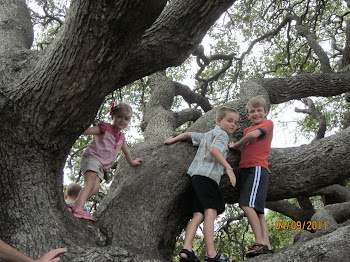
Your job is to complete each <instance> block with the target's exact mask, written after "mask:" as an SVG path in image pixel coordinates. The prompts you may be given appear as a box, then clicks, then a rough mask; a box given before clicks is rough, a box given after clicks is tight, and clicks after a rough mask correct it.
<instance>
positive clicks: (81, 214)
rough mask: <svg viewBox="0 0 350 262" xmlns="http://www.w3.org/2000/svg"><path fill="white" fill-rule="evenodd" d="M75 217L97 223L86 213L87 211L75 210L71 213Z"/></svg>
mask: <svg viewBox="0 0 350 262" xmlns="http://www.w3.org/2000/svg"><path fill="white" fill-rule="evenodd" d="M71 212H72V214H73V216H75V217H77V218H83V219H87V220H91V221H95V220H94V219H93V218H92V216H91V214H89V213H88V212H86V211H85V210H79V209H74V210H72V211H71Z"/></svg>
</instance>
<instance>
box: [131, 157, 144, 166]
mask: <svg viewBox="0 0 350 262" xmlns="http://www.w3.org/2000/svg"><path fill="white" fill-rule="evenodd" d="M142 162H143V159H142V158H135V159H134V160H133V161H132V164H131V166H138V165H141V164H142Z"/></svg>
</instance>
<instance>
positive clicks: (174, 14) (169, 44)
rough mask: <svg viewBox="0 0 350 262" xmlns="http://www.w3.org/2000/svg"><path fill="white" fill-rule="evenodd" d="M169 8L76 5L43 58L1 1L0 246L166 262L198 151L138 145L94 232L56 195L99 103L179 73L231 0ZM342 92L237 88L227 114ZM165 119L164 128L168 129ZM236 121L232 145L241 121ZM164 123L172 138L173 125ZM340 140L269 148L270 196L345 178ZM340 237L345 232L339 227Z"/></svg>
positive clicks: (161, 4)
mask: <svg viewBox="0 0 350 262" xmlns="http://www.w3.org/2000/svg"><path fill="white" fill-rule="evenodd" d="M166 2H167V1H165V0H163V1H154V0H146V1H136V0H135V1H126V0H120V1H93V0H84V1H82V0H81V1H79V0H78V1H73V2H72V5H71V8H70V10H69V15H68V18H67V20H66V24H65V26H64V28H63V29H62V31H61V32H60V34H59V36H58V37H57V38H56V40H55V41H54V42H53V43H52V44H51V45H50V47H49V48H48V49H47V50H46V51H45V52H43V53H40V54H39V53H37V52H32V51H29V50H28V47H29V46H30V43H31V41H32V40H31V37H30V35H31V34H32V32H31V30H30V29H29V28H27V25H28V22H25V20H23V21H22V23H18V22H19V21H20V20H21V19H22V18H23V19H28V17H29V16H28V12H27V10H25V8H24V0H17V1H3V2H2V3H1V6H0V7H1V8H0V17H1V19H2V20H1V24H0V37H1V40H3V39H4V41H0V61H1V70H0V117H1V120H2V125H0V138H1V145H0V168H1V179H0V214H1V219H0V228H1V231H0V238H1V239H3V240H5V241H6V242H9V243H10V244H12V245H14V246H15V247H17V248H19V249H20V250H21V251H22V252H24V253H26V254H28V255H30V256H32V257H39V255H42V254H43V253H44V252H46V251H48V250H50V249H52V248H58V247H64V246H67V247H68V248H69V252H68V253H67V254H66V255H64V256H63V261H70V262H78V261H86V262H89V261H91V262H92V261H102V262H103V261H128V260H131V259H132V258H134V259H135V261H151V260H153V261H155V260H156V261H164V260H169V258H170V256H171V253H172V249H173V246H174V243H175V237H176V236H177V234H178V233H179V232H180V231H181V229H182V228H183V227H184V226H185V224H186V221H185V220H184V218H183V216H182V209H181V207H182V201H183V200H184V197H185V194H186V192H187V188H188V185H189V178H188V176H187V175H186V171H187V168H188V166H189V164H190V162H191V160H192V159H193V156H194V154H195V152H196V148H194V147H193V146H192V145H191V144H190V143H186V142H181V143H178V144H175V145H171V146H164V145H163V144H162V143H161V141H162V139H161V138H160V137H157V138H156V139H151V140H150V141H149V142H147V141H146V142H145V143H143V144H139V145H137V147H135V149H133V150H132V154H133V155H134V156H138V157H143V158H144V160H145V161H144V163H143V164H142V166H139V167H135V168H131V167H130V166H128V165H127V164H126V162H125V161H123V162H122V163H121V164H120V165H119V167H118V170H117V172H118V175H117V176H116V178H115V180H114V181H113V184H112V187H111V189H110V192H109V193H108V195H107V196H106V198H105V199H104V201H103V202H102V203H101V204H100V206H99V208H98V211H97V213H96V214H95V218H96V219H97V222H96V223H92V222H90V221H85V220H79V219H76V218H74V217H73V216H72V215H71V214H70V213H69V212H68V210H67V208H66V206H65V203H64V201H63V192H62V175H63V171H62V170H63V166H64V162H65V157H66V155H67V154H68V152H69V149H70V147H71V146H72V144H73V143H74V141H75V139H76V138H77V137H78V135H79V134H81V133H82V131H83V130H84V129H85V128H86V127H87V126H88V125H89V124H90V123H91V122H92V119H93V118H94V116H95V114H96V112H97V110H98V108H99V106H100V104H101V103H102V101H103V98H104V97H105V96H106V95H107V94H108V93H109V92H111V91H112V90H115V89H117V88H119V87H121V86H122V85H124V84H126V83H130V82H132V81H133V80H136V79H138V78H139V77H142V76H145V75H148V74H150V73H153V72H155V71H158V70H162V69H165V68H166V67H168V66H170V65H178V64H180V63H181V62H182V61H183V60H184V59H185V58H186V57H187V56H188V55H189V54H190V53H191V52H192V50H193V49H194V48H195V47H196V45H197V44H198V43H199V42H200V40H201V38H202V37H203V36H204V34H205V32H206V31H207V30H208V29H209V27H210V26H211V25H212V24H213V23H214V22H215V20H216V19H217V18H218V17H219V16H220V15H221V14H222V12H224V11H225V10H226V9H227V8H228V7H229V6H230V5H231V4H232V3H234V2H235V1H234V0H215V1H206V0H188V1H182V0H173V1H170V2H169V3H168V4H167V5H166ZM5 7H6V8H5ZM15 13H17V14H21V15H13V14H15ZM4 17H5V19H3V18H4ZM4 20H6V21H7V23H6V22H3V21H4ZM17 20H18V21H17ZM6 25H7V26H6ZM7 30H11V31H12V32H11V33H12V34H13V35H12V34H8V31H7ZM21 34H22V35H21ZM12 37H13V38H12ZM302 88H304V89H302ZM291 90H292V92H291ZM349 90H350V81H349V74H348V73H338V74H327V75H311V76H307V75H306V76H300V77H293V78H290V79H287V80H283V79H277V80H273V79H268V80H256V81H252V82H249V83H247V84H245V85H243V89H242V94H241V100H239V101H238V100H237V101H233V102H230V103H229V104H228V105H230V106H233V107H235V108H237V109H238V110H239V111H240V112H241V113H242V115H244V114H243V111H244V105H245V102H246V100H247V99H248V98H249V97H250V96H252V95H255V94H262V95H264V96H265V97H266V98H269V99H270V102H272V103H280V102H282V101H288V100H289V99H292V98H300V97H305V96H309V95H330V94H333V95H335V94H341V93H343V92H346V91H349ZM154 108H155V107H154ZM154 108H153V109H154ZM150 110H151V111H152V108H151V109H150ZM164 110H168V111H169V108H166V107H165V109H164ZM214 115H215V110H211V111H208V113H206V114H205V115H204V116H203V117H201V118H200V119H198V120H197V121H196V122H195V124H194V125H193V126H192V127H191V128H190V129H189V131H198V132H205V131H207V130H209V129H211V128H213V126H214V124H215V122H214V119H215V118H214ZM150 116H151V118H152V117H155V116H157V114H153V112H150ZM172 116H174V117H169V118H168V119H170V120H169V121H172V122H176V114H173V115H172ZM242 119H243V124H242V125H241V126H240V130H239V132H238V133H237V134H236V135H235V136H236V138H239V137H240V136H241V132H242V130H243V128H244V127H245V126H246V125H247V124H248V122H247V119H245V118H244V117H242ZM181 121H182V120H179V122H181ZM147 122H148V123H151V121H149V120H147ZM165 124H169V126H168V127H167V128H166V132H169V134H170V133H171V132H172V131H173V130H170V128H172V127H174V126H176V124H173V123H165ZM165 124H164V125H165ZM154 128H158V127H156V126H155V127H154ZM159 130H163V129H159ZM149 132H150V134H155V133H157V132H154V130H152V129H150V130H149ZM152 132H153V133H152ZM349 136H350V131H349V129H347V130H345V131H344V132H341V133H339V134H337V135H335V136H332V137H329V138H326V139H322V140H320V141H317V142H315V143H314V144H312V145H309V146H303V147H300V148H290V149H283V150H282V149H274V150H273V152H272V155H271V160H270V163H271V169H272V171H273V174H272V175H271V183H270V184H271V186H270V190H269V195H268V197H269V199H270V200H278V199H284V198H288V197H293V196H297V195H303V194H308V193H309V191H310V190H316V189H319V188H322V187H325V186H327V185H331V184H333V183H336V182H338V181H341V180H343V179H344V178H346V177H348V176H349V174H347V173H344V172H341V171H343V170H344V168H343V167H344V166H349V161H350V160H349V159H348V158H347V157H346V156H347V153H348V152H349V144H348V143H347V144H343V141H349ZM300 156H302V158H300ZM238 158H239V156H238V154H237V153H234V152H231V154H230V156H229V161H230V162H231V163H232V165H233V166H237V164H238ZM235 172H237V173H238V171H237V170H235ZM291 174H292V175H291ZM292 179H293V180H292ZM291 181H293V183H292V182H291ZM294 181H298V183H294ZM315 181H317V182H315ZM221 186H222V188H223V190H224V194H225V198H226V199H227V201H228V202H230V203H234V202H236V200H237V193H238V192H237V191H236V190H234V189H232V188H231V187H230V186H229V183H228V179H227V178H225V177H224V179H223V181H222V185H221ZM339 231H340V232H339V235H342V234H343V233H348V232H347V231H348V229H347V228H343V229H339ZM335 233H336V231H335V232H334V234H335ZM331 241H332V240H331V239H328V242H327V244H328V243H331ZM336 242H337V241H336V240H335V241H334V243H336ZM310 243H311V242H310ZM345 243H348V242H347V241H345ZM315 244H318V242H315ZM307 245H308V244H306V246H307ZM310 245H311V244H310ZM329 245H330V244H329ZM122 248H124V249H122ZM318 250H320V249H318ZM288 252H289V251H286V253H282V254H286V256H288V254H289V253H288Z"/></svg>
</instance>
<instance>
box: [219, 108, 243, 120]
mask: <svg viewBox="0 0 350 262" xmlns="http://www.w3.org/2000/svg"><path fill="white" fill-rule="evenodd" d="M227 112H231V113H236V114H237V115H238V114H239V113H238V111H237V110H236V109H234V108H232V107H228V106H221V107H219V108H218V110H216V117H218V118H220V119H223V118H224V117H225V116H226V114H227Z"/></svg>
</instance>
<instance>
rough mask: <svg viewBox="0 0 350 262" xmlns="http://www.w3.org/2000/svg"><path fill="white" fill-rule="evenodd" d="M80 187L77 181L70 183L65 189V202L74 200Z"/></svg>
mask: <svg viewBox="0 0 350 262" xmlns="http://www.w3.org/2000/svg"><path fill="white" fill-rule="evenodd" d="M81 189H82V186H81V185H79V184H77V183H71V184H69V185H68V187H67V189H66V194H65V195H64V197H65V199H66V201H67V202H74V201H75V200H76V199H77V197H78V196H79V193H80V191H81Z"/></svg>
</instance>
